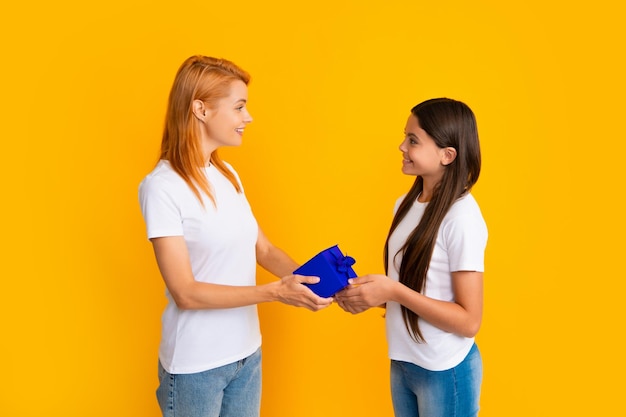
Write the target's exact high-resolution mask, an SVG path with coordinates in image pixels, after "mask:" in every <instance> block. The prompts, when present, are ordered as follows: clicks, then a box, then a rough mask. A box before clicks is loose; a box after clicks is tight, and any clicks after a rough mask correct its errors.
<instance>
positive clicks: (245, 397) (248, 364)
mask: <svg viewBox="0 0 626 417" xmlns="http://www.w3.org/2000/svg"><path fill="white" fill-rule="evenodd" d="M159 382H160V384H159V387H158V388H157V392H156V394H157V399H158V401H159V406H160V407H161V412H162V413H163V417H258V416H259V414H260V412H261V349H260V348H259V350H257V351H256V352H255V353H253V354H252V355H250V356H248V357H247V358H245V359H242V360H240V361H237V362H234V363H231V364H228V365H224V366H221V367H219V368H215V369H210V370H208V371H205V372H198V373H195V374H170V373H168V372H166V371H165V370H164V369H163V367H162V366H161V364H160V363H159Z"/></svg>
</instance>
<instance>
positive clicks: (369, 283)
mask: <svg viewBox="0 0 626 417" xmlns="http://www.w3.org/2000/svg"><path fill="white" fill-rule="evenodd" d="M348 282H349V283H350V286H349V287H347V288H346V289H344V290H342V291H340V292H338V293H337V294H335V300H336V301H337V304H339V307H341V308H342V309H344V310H345V311H347V312H349V313H352V314H358V313H362V312H363V311H365V310H368V309H369V308H371V307H378V306H380V305H382V304H385V303H386V302H387V301H389V300H391V299H392V294H393V291H394V288H395V286H396V285H397V282H396V281H393V280H392V279H391V278H389V277H388V276H386V275H364V276H362V277H358V278H352V279H350V280H348Z"/></svg>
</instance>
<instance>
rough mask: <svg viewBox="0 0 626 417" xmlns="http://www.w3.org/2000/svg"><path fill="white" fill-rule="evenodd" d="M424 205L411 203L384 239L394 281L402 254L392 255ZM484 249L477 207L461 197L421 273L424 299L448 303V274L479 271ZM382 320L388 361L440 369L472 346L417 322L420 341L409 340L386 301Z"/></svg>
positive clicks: (455, 362)
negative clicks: (390, 233) (386, 240)
mask: <svg viewBox="0 0 626 417" xmlns="http://www.w3.org/2000/svg"><path fill="white" fill-rule="evenodd" d="M403 199H404V196H402V197H400V198H399V199H398V200H397V201H396V204H395V207H394V213H395V212H396V211H397V210H398V207H399V205H400V203H401V202H402V200H403ZM426 205H427V203H420V202H419V201H415V202H414V203H413V206H412V207H411V209H410V210H409V212H408V213H407V215H406V216H405V217H404V219H402V222H400V224H399V225H398V227H397V228H396V229H395V230H394V232H393V234H392V235H391V237H390V239H389V265H388V275H389V277H390V278H392V279H395V280H396V281H397V280H399V276H398V273H399V270H400V263H401V261H402V254H401V253H400V254H398V255H397V256H395V257H394V255H395V254H396V253H397V252H398V250H399V249H400V248H401V247H402V245H403V244H404V242H405V241H406V239H407V238H408V236H409V234H410V233H411V232H412V231H413V229H415V227H416V226H417V224H418V223H419V221H420V219H421V218H422V215H423V214H424V210H425V209H426ZM486 245H487V226H486V224H485V221H484V219H483V217H482V214H481V212H480V208H479V207H478V204H477V202H476V200H475V199H474V197H473V196H472V195H471V194H466V195H465V196H463V197H461V198H460V199H459V200H457V201H456V202H455V203H454V204H453V205H452V207H451V208H450V210H449V211H448V213H447V214H446V216H445V217H444V219H443V222H442V224H441V226H440V228H439V231H438V234H437V240H436V243H435V248H434V251H433V256H432V259H431V262H430V266H429V269H428V272H427V275H426V289H425V292H424V295H426V296H427V297H430V298H434V299H437V300H444V301H454V293H453V291H452V275H451V273H452V272H455V271H479V272H484V254H485V248H486ZM394 258H395V259H394ZM385 317H386V331H387V342H388V352H389V358H390V359H392V360H398V361H404V362H410V363H413V364H416V365H418V366H421V367H422V368H425V369H428V370H431V371H442V370H446V369H450V368H453V367H454V366H456V365H458V364H459V363H461V361H463V359H464V358H465V356H466V355H467V354H468V353H469V351H470V349H471V348H472V345H473V344H474V338H467V337H463V336H459V335H456V334H453V333H449V332H446V331H444V330H441V329H439V328H437V327H435V326H433V325H432V324H430V323H428V322H427V321H425V320H423V319H422V318H419V319H418V324H419V328H420V331H421V332H422V335H423V336H424V339H425V341H426V343H417V342H415V340H413V339H412V338H411V335H410V334H409V332H408V330H407V328H406V325H405V324H404V320H403V319H402V310H401V306H400V304H398V303H396V302H388V303H387V311H386V313H385Z"/></svg>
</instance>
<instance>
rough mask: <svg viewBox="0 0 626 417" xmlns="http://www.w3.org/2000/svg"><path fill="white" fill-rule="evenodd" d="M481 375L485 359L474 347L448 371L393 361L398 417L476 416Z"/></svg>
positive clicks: (394, 404)
mask: <svg viewBox="0 0 626 417" xmlns="http://www.w3.org/2000/svg"><path fill="white" fill-rule="evenodd" d="M482 376H483V365H482V358H481V356H480V352H479V350H478V347H477V346H476V345H475V344H474V346H473V347H472V349H471V350H470V352H469V353H468V354H467V356H466V357H465V359H463V361H462V362H461V363H460V364H458V365H457V366H455V367H454V368H452V369H448V370H445V371H429V370H426V369H424V368H422V367H420V366H417V365H415V364H412V363H409V362H401V361H393V360H392V361H391V399H392V402H393V410H394V414H395V417H420V416H421V417H474V416H477V415H478V408H479V401H480V386H481V384H482Z"/></svg>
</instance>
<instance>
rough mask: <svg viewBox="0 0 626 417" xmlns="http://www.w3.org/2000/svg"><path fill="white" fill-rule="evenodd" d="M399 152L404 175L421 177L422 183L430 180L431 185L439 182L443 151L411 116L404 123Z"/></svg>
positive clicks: (442, 166) (442, 169) (441, 173)
mask: <svg viewBox="0 0 626 417" xmlns="http://www.w3.org/2000/svg"><path fill="white" fill-rule="evenodd" d="M400 151H401V152H402V157H403V159H402V172H403V173H404V174H406V175H415V176H421V177H422V178H423V179H424V181H431V180H432V182H433V183H437V182H439V181H440V180H441V177H442V176H443V172H444V169H445V166H444V165H443V163H442V162H443V158H444V156H445V151H444V149H442V148H440V147H438V146H437V145H436V144H435V141H434V140H433V138H431V137H430V135H428V133H426V131H425V130H424V129H422V128H421V127H420V124H419V120H417V117H415V116H414V115H413V114H411V115H410V116H409V119H408V120H407V122H406V126H405V128H404V140H403V141H402V143H401V144H400Z"/></svg>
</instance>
